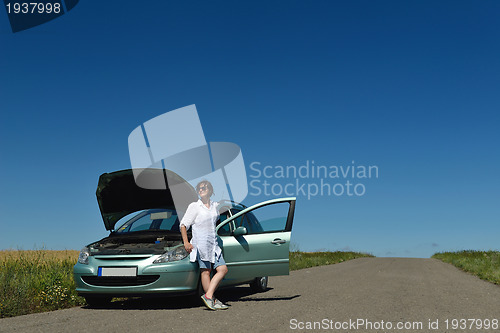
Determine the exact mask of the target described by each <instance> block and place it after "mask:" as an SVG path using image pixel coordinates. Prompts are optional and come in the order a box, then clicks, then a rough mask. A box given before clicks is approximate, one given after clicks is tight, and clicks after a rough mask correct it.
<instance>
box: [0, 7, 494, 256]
mask: <svg viewBox="0 0 500 333" xmlns="http://www.w3.org/2000/svg"><path fill="white" fill-rule="evenodd" d="M499 14H500V3H498V2H495V1H482V2H472V1H441V2H438V3H436V2H433V1H418V2H417V1H413V2H401V1H385V2H377V3H375V2H371V1H349V2H348V1H345V2H339V1H337V2H333V1H286V2H278V1H275V2H264V1H261V2H256V1H252V2H245V3H234V2H217V1H215V2H201V1H199V2H198V1H190V2H166V1H152V2H148V4H147V5H146V4H138V3H137V2H132V1H104V2H99V3H98V4H97V2H95V3H94V2H88V1H84V2H80V3H79V4H78V5H77V6H76V7H75V8H74V9H73V10H72V11H70V12H69V13H67V14H65V15H63V16H61V17H59V18H57V19H55V20H53V21H51V22H48V23H46V24H43V25H40V26H38V27H35V28H32V29H29V30H26V31H22V32H19V33H15V34H13V33H12V32H11V30H10V26H9V23H8V19H7V15H6V13H5V11H2V10H0V45H1V53H0V60H1V61H0V66H1V67H0V73H2V75H1V76H0V114H1V122H0V126H1V127H0V140H1V143H2V145H1V147H0V156H1V157H0V171H1V172H0V182H1V184H2V185H1V192H0V212H1V219H0V225H1V228H2V231H1V233H0V249H6V248H14V249H15V248H23V249H30V248H34V247H41V246H44V247H46V248H48V249H80V248H81V247H82V246H83V245H85V244H88V243H89V242H91V241H94V240H97V239H99V238H100V237H104V236H106V234H107V233H106V231H105V228H104V226H103V224H102V220H101V217H100V213H99V209H98V206H97V202H96V199H95V189H96V186H97V180H98V177H99V175H100V174H101V173H104V172H110V171H114V170H119V169H126V168H129V167H130V160H129V155H128V147H127V138H128V135H129V134H130V132H131V131H132V130H133V129H134V128H136V127H137V126H139V125H140V124H141V123H143V122H145V121H147V120H149V119H151V118H153V117H155V116H157V115H160V114H163V113H165V112H167V111H170V110H174V109H177V108H180V107H183V106H187V105H191V104H196V106H197V109H198V113H199V116H200V120H201V122H202V125H203V129H204V132H205V136H206V138H207V141H229V142H234V143H236V144H238V145H239V146H240V147H241V149H242V152H243V157H244V160H245V164H246V167H247V172H248V174H249V175H252V174H254V173H253V172H252V171H251V170H250V168H249V166H250V164H251V163H252V162H260V163H261V164H260V165H261V166H266V165H269V166H277V165H282V166H297V167H299V166H301V165H304V164H305V163H306V162H307V161H314V163H315V164H316V165H325V166H332V165H333V166H348V165H351V164H352V161H354V162H355V164H356V165H365V166H369V165H376V166H377V167H378V170H379V176H378V178H372V179H363V180H360V179H358V180H355V181H356V182H361V183H363V184H364V185H365V188H366V193H365V194H364V195H362V196H351V197H350V196H346V195H344V196H325V195H323V196H319V195H318V196H315V197H313V198H310V200H308V199H307V197H304V196H303V195H299V196H298V199H297V208H296V216H295V222H294V230H293V236H292V237H293V242H294V244H295V246H296V247H298V248H299V249H301V250H305V251H313V250H346V249H350V250H356V251H364V252H370V253H373V254H375V255H377V256H403V257H429V256H430V255H432V254H433V253H434V252H437V251H447V250H461V249H478V250H480V249H484V250H488V249H500V241H499V236H500V218H499V216H500V208H499V207H500V204H499V199H500V195H499V193H498V188H499V187H500V177H499V173H498V171H499V165H500V156H499V155H500V154H499V149H498V146H499V143H500V132H499V131H498V128H499V125H500V115H499V111H500V94H499V91H500V60H499V59H500V21H499V20H498V17H499ZM270 181H272V182H276V183H282V184H283V183H284V182H285V183H286V182H290V181H295V180H294V179H293V180H292V179H286V180H283V179H281V180H279V179H270ZM306 181H308V182H310V183H312V182H315V181H318V180H317V179H316V180H311V179H309V180H306ZM328 181H330V182H337V181H339V182H341V181H342V179H341V180H332V179H330V180H328ZM344 182H345V180H344ZM268 198H271V197H266V196H262V195H261V196H249V197H248V198H247V200H248V203H254V202H258V201H260V200H264V199H268Z"/></svg>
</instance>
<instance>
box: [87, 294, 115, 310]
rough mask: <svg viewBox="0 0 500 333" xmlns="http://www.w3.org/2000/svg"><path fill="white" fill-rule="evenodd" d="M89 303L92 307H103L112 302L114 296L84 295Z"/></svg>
mask: <svg viewBox="0 0 500 333" xmlns="http://www.w3.org/2000/svg"><path fill="white" fill-rule="evenodd" d="M84 297H85V301H86V302H87V305H88V306H90V307H91V308H102V307H105V306H106V305H109V303H111V299H112V297H108V296H84Z"/></svg>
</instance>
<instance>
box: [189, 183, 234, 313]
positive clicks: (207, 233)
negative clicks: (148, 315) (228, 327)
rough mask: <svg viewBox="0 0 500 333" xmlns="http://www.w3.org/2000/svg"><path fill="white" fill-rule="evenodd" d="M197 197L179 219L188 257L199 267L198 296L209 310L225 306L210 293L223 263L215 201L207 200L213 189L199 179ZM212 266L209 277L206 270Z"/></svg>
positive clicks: (224, 269) (223, 271) (220, 275)
mask: <svg viewBox="0 0 500 333" xmlns="http://www.w3.org/2000/svg"><path fill="white" fill-rule="evenodd" d="M196 191H197V192H198V195H199V196H200V199H199V200H198V201H196V202H193V203H191V204H190V205H189V206H188V208H187V210H186V214H184V217H183V218H182V221H181V223H180V227H181V234H182V240H183V241H184V248H185V249H186V251H187V252H188V253H189V254H190V259H189V260H190V261H191V262H195V261H198V263H199V265H200V271H201V284H202V286H203V290H204V291H205V294H204V295H203V296H201V299H202V300H203V302H204V303H205V305H206V306H207V307H208V308H209V309H210V310H225V309H227V308H228V306H227V305H225V304H223V303H222V302H221V301H219V300H218V299H216V298H215V297H214V292H215V290H216V289H217V287H218V286H219V283H220V282H221V281H222V279H223V278H224V276H225V275H226V274H227V266H226V262H225V261H224V258H223V256H222V250H221V248H220V247H219V245H218V243H217V235H216V234H215V223H216V222H217V220H218V219H219V211H218V209H217V206H218V203H216V202H213V201H212V200H210V197H211V196H212V194H213V193H214V189H213V187H212V184H211V183H210V182H209V181H207V180H203V181H201V182H199V183H198V185H196ZM190 227H192V236H193V237H192V238H191V242H189V241H188V238H187V230H188V229H189V228H190ZM212 265H213V269H215V270H216V273H215V275H214V276H213V277H212V279H210V272H211V270H212Z"/></svg>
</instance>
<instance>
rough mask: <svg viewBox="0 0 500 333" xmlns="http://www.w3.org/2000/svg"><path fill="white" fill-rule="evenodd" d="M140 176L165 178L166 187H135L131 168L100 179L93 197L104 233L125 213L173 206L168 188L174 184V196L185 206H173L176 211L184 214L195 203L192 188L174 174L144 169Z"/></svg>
mask: <svg viewBox="0 0 500 333" xmlns="http://www.w3.org/2000/svg"><path fill="white" fill-rule="evenodd" d="M139 177H151V178H150V179H164V182H165V184H167V188H166V189H155V190H151V189H145V188H142V187H139V186H137V184H136V182H135V178H134V174H133V171H132V170H131V169H128V170H121V171H116V172H112V173H103V174H102V175H101V176H100V177H99V184H98V185H97V191H96V196H97V202H98V204H99V209H100V210H101V215H102V220H103V221H104V226H105V227H106V230H110V231H111V230H114V228H115V224H116V222H118V220H120V219H121V218H122V217H124V216H127V215H128V214H131V213H134V212H137V211H140V210H143V209H149V208H172V207H174V201H173V199H172V194H171V193H170V189H169V188H168V186H169V185H170V186H174V185H175V191H176V192H175V193H176V196H177V195H182V202H183V205H184V206H183V207H175V208H176V209H177V210H178V211H185V210H186V208H187V206H188V205H189V204H190V203H191V202H194V201H196V200H198V195H197V194H196V191H195V189H194V188H193V187H192V186H191V185H190V184H189V183H188V182H187V181H186V180H184V179H183V178H182V177H181V176H179V175H178V174H176V173H175V172H173V171H170V170H163V169H144V170H143V171H142V172H141V174H140V176H139ZM167 177H168V182H167Z"/></svg>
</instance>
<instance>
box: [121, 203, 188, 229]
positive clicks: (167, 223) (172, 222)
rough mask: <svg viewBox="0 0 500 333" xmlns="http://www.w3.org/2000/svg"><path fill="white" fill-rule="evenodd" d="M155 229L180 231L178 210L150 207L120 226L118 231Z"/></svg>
mask: <svg viewBox="0 0 500 333" xmlns="http://www.w3.org/2000/svg"><path fill="white" fill-rule="evenodd" d="M155 230H163V231H173V232H180V230H179V218H178V217H177V212H176V211H175V210H174V209H149V210H145V211H142V212H140V213H139V214H137V215H135V216H134V217H132V218H131V219H130V220H128V221H127V222H125V223H124V224H123V225H122V226H121V227H119V228H118V229H117V230H116V233H119V234H124V233H129V232H137V231H155Z"/></svg>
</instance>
